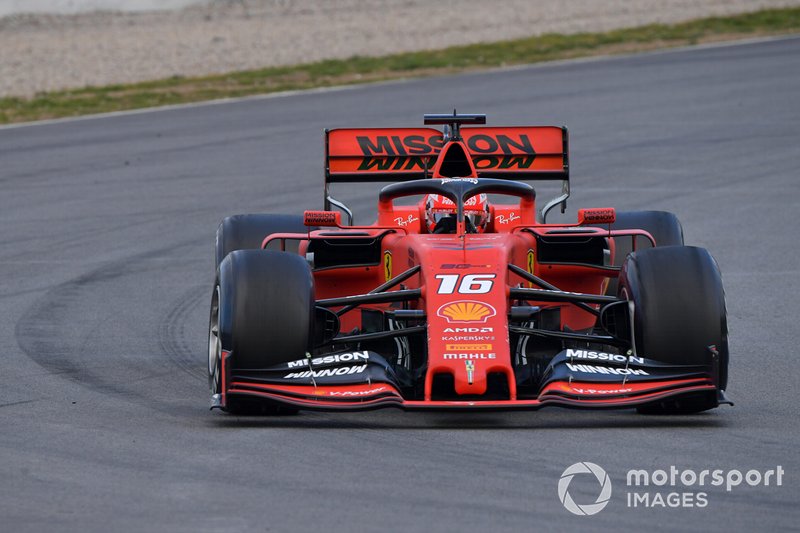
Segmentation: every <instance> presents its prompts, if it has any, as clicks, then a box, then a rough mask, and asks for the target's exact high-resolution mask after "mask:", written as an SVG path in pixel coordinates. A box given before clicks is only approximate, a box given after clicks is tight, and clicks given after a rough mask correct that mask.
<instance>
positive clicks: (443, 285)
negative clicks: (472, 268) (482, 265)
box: [436, 274, 497, 294]
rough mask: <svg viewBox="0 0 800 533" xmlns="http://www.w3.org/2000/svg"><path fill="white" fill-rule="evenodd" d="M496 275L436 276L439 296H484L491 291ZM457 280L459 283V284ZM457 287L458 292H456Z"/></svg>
mask: <svg viewBox="0 0 800 533" xmlns="http://www.w3.org/2000/svg"><path fill="white" fill-rule="evenodd" d="M496 277H497V275H496V274H464V275H463V276H462V275H461V274H437V275H436V279H438V280H439V290H437V291H436V292H437V293H439V294H453V293H454V292H458V294H486V293H487V292H489V291H491V290H492V286H493V285H494V281H493V280H494V279H495V278H496ZM459 279H460V280H461V282H460V283H459ZM456 287H458V291H456Z"/></svg>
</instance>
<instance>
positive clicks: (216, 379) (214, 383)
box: [208, 285, 222, 394]
mask: <svg viewBox="0 0 800 533" xmlns="http://www.w3.org/2000/svg"><path fill="white" fill-rule="evenodd" d="M221 364H222V342H220V339H219V285H217V286H216V287H215V288H214V295H213V296H212V298H211V313H210V316H209V320H208V385H209V387H210V388H211V394H217V393H218V392H219V389H220V365H221Z"/></svg>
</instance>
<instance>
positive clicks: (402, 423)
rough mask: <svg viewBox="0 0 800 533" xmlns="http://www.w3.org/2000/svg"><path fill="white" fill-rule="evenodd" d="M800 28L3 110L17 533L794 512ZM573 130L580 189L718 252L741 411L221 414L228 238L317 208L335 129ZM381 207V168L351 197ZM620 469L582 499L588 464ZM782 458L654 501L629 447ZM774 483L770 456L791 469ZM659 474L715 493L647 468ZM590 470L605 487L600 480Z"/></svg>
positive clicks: (668, 526)
mask: <svg viewBox="0 0 800 533" xmlns="http://www.w3.org/2000/svg"><path fill="white" fill-rule="evenodd" d="M798 87H800V39H798V38H789V39H781V40H775V41H769V42H761V43H750V44H743V45H738V46H727V47H720V48H700V49H689V50H682V51H673V52H668V53H655V54H646V55H639V56H631V57H620V58H612V59H602V60H593V61H586V62H572V63H564V64H554V65H545V66H538V67H531V68H523V69H519V70H511V71H505V72H499V73H498V72H494V73H481V74H469V75H461V76H456V77H448V78H438V79H428V80H420V81H411V82H402V83H392V84H386V85H375V86H366V87H359V88H353V89H348V90H342V91H332V92H320V93H307V94H298V95H293V96H287V97H280V98H270V99H263V100H249V101H241V102H232V103H226V104H222V105H207V106H197V107H188V108H184V109H174V110H164V111H158V112H152V113H144V114H132V115H122V116H112V117H106V118H97V119H91V120H81V121H67V122H62V123H54V124H48V125H37V126H32V127H15V128H10V129H0V184H1V186H2V195H1V196H0V221H2V232H1V233H0V242H2V247H0V274H1V275H2V279H3V283H2V285H1V286H0V302H2V305H0V317H1V319H2V320H1V321H0V323H2V325H3V328H2V330H0V339H2V346H3V347H4V349H3V354H2V359H0V426H1V427H2V431H1V432H0V447H1V450H2V452H1V453H2V460H1V461H0V478H1V479H2V483H0V521H2V524H3V525H2V529H3V530H4V531H48V530H54V531H79V530H80V531H87V530H88V531H108V530H114V531H142V530H154V531H191V532H195V531H230V530H254V531H290V530H292V531H350V530H361V531H378V530H397V531H399V530H403V531H423V530H424V531H456V530H462V531H515V532H519V531H534V530H541V529H546V530H556V529H558V530H563V529H566V528H577V529H582V530H583V529H597V530H622V529H630V530H641V529H647V530H649V531H669V530H675V529H682V530H702V531H707V530H727V531H742V530H779V529H793V528H796V527H797V524H798V522H800V511H799V510H798V508H799V506H798V503H800V502H798V499H800V498H798V494H800V485H798V472H800V461H798V453H797V450H798V445H800V438H799V437H798V416H797V404H798V376H799V373H798V364H800V363H798V360H797V335H796V333H797V323H796V315H797V300H798V296H800V282H799V281H798V279H800V269H799V268H798V263H799V262H800V257H799V255H800V254H798V249H799V248H800V246H798V238H797V230H796V227H797V213H798V207H800V179H799V177H798V163H800V149H798V140H799V139H800V99H798V94H800V92H799V91H798ZM453 107H457V108H458V109H459V110H461V111H464V112H485V113H487V114H488V116H489V120H490V123H491V124H494V125H502V124H536V123H541V124H550V123H553V124H567V125H569V127H570V131H571V156H572V158H571V161H572V176H573V191H574V194H573V199H572V201H571V203H570V210H569V211H568V213H567V216H568V217H574V214H575V209H576V208H577V207H581V206H608V205H613V206H616V207H617V208H618V209H651V208H656V209H665V210H671V211H674V212H675V213H676V214H677V215H678V216H679V217H680V218H681V220H682V222H683V224H684V228H685V232H686V241H687V243H690V244H694V245H699V246H705V247H707V248H708V249H710V250H711V252H712V253H713V255H714V256H715V257H716V258H717V260H718V261H719V264H720V267H721V269H722V272H723V276H724V282H725V288H726V292H727V302H728V316H729V324H730V331H731V337H730V339H731V354H732V355H731V379H730V387H729V394H730V396H731V397H732V398H733V399H734V400H735V402H736V406H735V407H721V408H719V409H717V410H715V411H712V412H708V413H704V414H700V415H694V416H684V417H646V416H640V415H637V414H635V413H634V412H632V411H613V412H610V411H604V412H587V411H569V410H563V409H558V408H552V409H546V410H543V411H539V412H524V413H497V414H492V413H489V414H487V413H484V414H448V413H436V414H433V413H404V412H402V411H398V410H385V411H376V412H369V413H360V414H359V413H355V414H331V413H306V414H301V415H299V416H294V417H282V418H237V417H233V416H228V415H225V414H223V413H220V412H210V411H209V410H208V392H207V384H206V376H205V372H206V370H205V365H206V362H205V361H206V360H205V358H206V354H205V349H206V347H205V343H206V320H207V312H208V303H209V298H210V290H211V283H212V281H213V272H212V268H213V264H212V262H213V259H212V248H213V236H214V231H215V230H216V226H217V224H218V222H219V220H220V219H221V218H222V217H224V216H225V215H228V214H232V213H237V212H283V213H292V212H298V211H300V210H302V209H304V208H317V207H319V206H320V204H321V182H322V175H321V168H322V130H323V128H325V127H334V126H359V125H362V126H363V125H370V126H373V125H374V126H377V125H386V126H389V125H396V126H415V125H420V124H421V115H422V113H424V112H446V111H448V110H450V109H452V108H453ZM351 192H352V194H350V198H351V199H353V203H354V205H356V206H358V208H359V209H360V210H361V211H368V210H369V207H370V206H371V205H372V202H373V200H374V198H375V191H373V190H372V188H370V187H367V186H363V187H360V188H359V189H358V190H355V191H351ZM579 461H591V462H594V463H596V464H598V465H600V466H602V467H603V468H605V469H606V471H607V472H608V474H609V476H610V479H611V480H612V482H613V489H614V492H613V495H612V498H611V501H610V502H609V505H608V506H607V507H606V508H605V509H604V510H603V511H601V512H600V513H599V514H597V515H595V516H592V517H578V516H573V515H571V514H570V513H568V512H567V511H566V510H565V509H564V507H563V506H562V505H561V504H560V502H559V499H558V496H557V492H556V487H557V484H558V480H559V477H560V476H561V474H562V472H563V471H564V469H565V468H566V467H567V466H569V465H571V464H573V463H575V462H579ZM670 465H675V466H676V467H677V468H679V469H681V470H683V469H687V468H690V469H693V470H695V471H698V472H699V471H700V470H703V469H715V468H719V469H725V470H730V469H739V470H743V471H746V470H749V469H761V470H762V471H763V470H766V469H774V468H776V466H777V465H781V466H782V468H783V469H784V471H785V474H784V476H783V484H782V486H780V487H776V486H769V487H763V486H761V487H747V486H744V487H739V488H734V489H733V490H732V491H730V492H727V491H726V490H725V489H724V488H719V487H705V492H707V500H708V505H707V506H706V507H704V508H684V509H672V508H655V509H653V508H646V509H643V508H641V507H638V508H630V507H628V506H627V502H626V499H627V494H626V493H627V492H628V490H629V488H628V487H626V486H625V479H626V472H627V471H628V470H630V469H639V468H642V469H651V470H653V469H664V468H665V469H669V467H670ZM773 481H774V478H773ZM650 489H656V490H650V492H651V493H652V492H660V493H663V494H666V493H668V492H671V491H678V492H686V491H696V490H699V489H698V488H697V487H691V488H688V489H684V488H683V487H678V488H677V489H670V488H669V487H664V488H659V487H650ZM570 491H571V493H572V494H573V496H574V498H575V500H576V501H578V503H591V502H593V501H594V498H595V497H596V496H597V494H598V491H599V485H598V484H597V483H596V482H595V481H594V480H593V479H592V478H590V477H588V476H578V477H576V478H575V480H574V481H573V484H572V486H571V487H570Z"/></svg>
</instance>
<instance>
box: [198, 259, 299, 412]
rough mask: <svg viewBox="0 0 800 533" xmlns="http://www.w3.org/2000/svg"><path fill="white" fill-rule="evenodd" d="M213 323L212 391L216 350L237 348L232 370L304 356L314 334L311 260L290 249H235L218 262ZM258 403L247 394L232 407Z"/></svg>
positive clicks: (216, 383) (216, 368) (215, 381)
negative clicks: (279, 250) (248, 398)
mask: <svg viewBox="0 0 800 533" xmlns="http://www.w3.org/2000/svg"><path fill="white" fill-rule="evenodd" d="M214 313H216V315H215V314H214ZM209 324H210V325H209V384H210V385H211V389H212V394H213V393H214V392H215V387H216V388H217V390H218V389H219V387H220V383H219V378H218V377H217V374H219V365H220V364H221V363H220V361H219V357H220V356H219V355H218V354H217V353H216V352H217V351H219V352H221V350H225V351H230V352H232V355H231V371H232V372H233V373H236V372H241V371H244V372H246V371H247V370H260V369H264V368H267V367H270V366H273V365H277V364H280V363H285V362H288V361H292V360H296V359H302V358H303V357H305V354H306V352H307V351H308V350H309V348H310V345H311V342H313V338H314V279H313V276H312V274H311V270H310V268H309V266H308V263H307V262H306V261H305V259H303V258H302V257H300V256H298V255H295V254H291V253H286V252H275V251H269V250H235V251H233V252H231V253H230V254H228V255H227V256H226V257H225V259H223V261H222V262H221V263H220V266H219V271H218V276H217V283H216V286H215V288H214V293H213V296H212V305H211V318H210V321H209ZM215 338H216V342H217V344H215V340H214V339H215ZM231 400H233V398H231ZM245 406H247V408H245ZM253 406H258V407H262V405H261V402H257V401H256V402H251V401H248V400H247V399H244V398H243V399H239V400H236V401H233V402H232V403H231V405H230V406H229V408H228V409H227V410H229V411H244V410H246V411H251V410H252V408H253ZM237 407H241V409H237ZM256 410H258V409H256Z"/></svg>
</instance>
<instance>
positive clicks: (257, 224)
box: [214, 214, 315, 267]
mask: <svg viewBox="0 0 800 533" xmlns="http://www.w3.org/2000/svg"><path fill="white" fill-rule="evenodd" d="M311 229H315V228H309V227H307V226H305V225H304V224H303V217H302V216H301V215H262V214H258V215H233V216H230V217H226V218H225V219H223V221H222V222H221V223H220V225H219V227H218V228H217V241H216V246H215V251H214V256H215V259H216V263H215V264H216V266H217V267H219V265H220V263H222V260H223V259H225V256H226V255H228V254H229V253H231V252H233V251H234V250H251V249H260V248H261V243H262V242H263V241H264V238H265V237H267V236H268V235H272V234H273V233H306V232H308V231H309V230H311ZM286 250H287V251H291V252H296V251H297V242H296V241H295V242H293V241H287V243H286Z"/></svg>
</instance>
